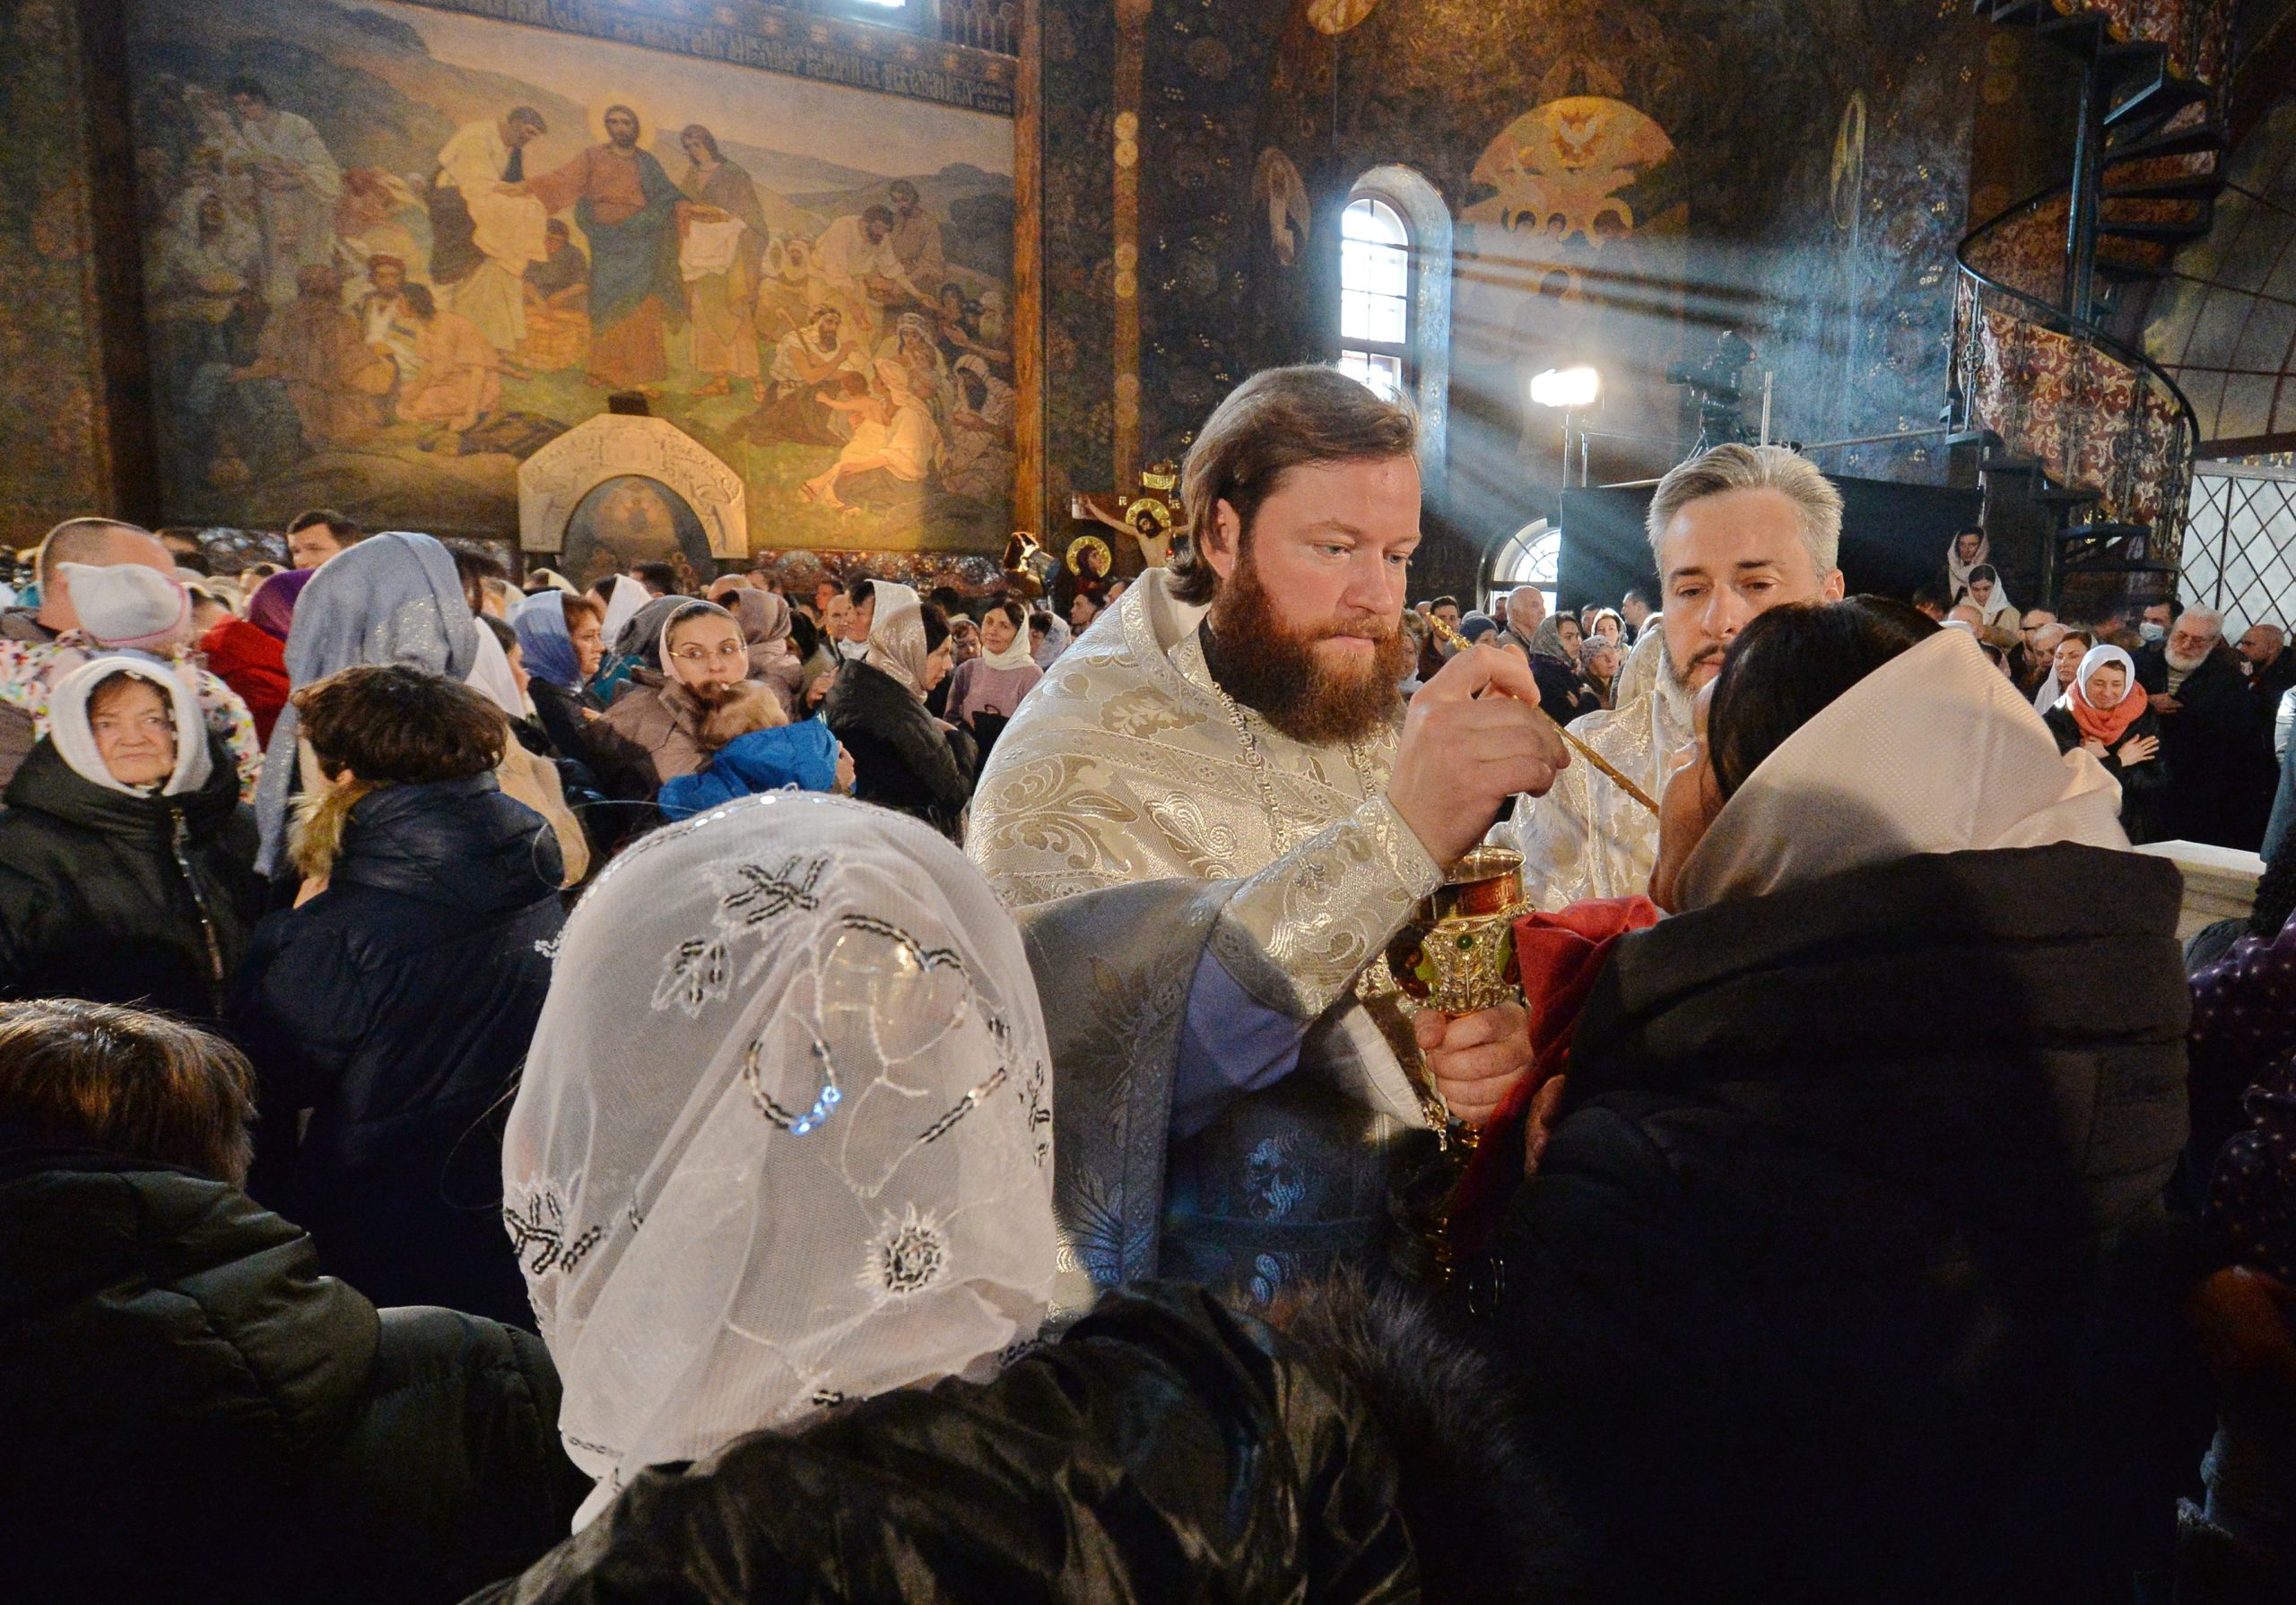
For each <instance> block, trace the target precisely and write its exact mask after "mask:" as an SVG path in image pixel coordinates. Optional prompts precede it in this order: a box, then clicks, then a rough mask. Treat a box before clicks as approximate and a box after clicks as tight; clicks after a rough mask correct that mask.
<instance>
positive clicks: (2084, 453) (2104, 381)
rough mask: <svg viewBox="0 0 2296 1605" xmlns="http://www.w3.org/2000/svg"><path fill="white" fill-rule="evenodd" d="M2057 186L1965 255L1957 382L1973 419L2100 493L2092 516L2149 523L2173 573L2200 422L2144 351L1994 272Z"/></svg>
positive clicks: (1955, 354)
mask: <svg viewBox="0 0 2296 1605" xmlns="http://www.w3.org/2000/svg"><path fill="white" fill-rule="evenodd" d="M2063 193H2064V192H2063V189H2062V187H2057V188H2052V189H2050V190H2048V191H2046V192H2044V193H2043V194H2041V195H2036V196H2034V197H2033V198H2032V199H2031V200H2030V201H2027V202H2025V203H2024V204H2022V205H2020V206H2013V207H2012V208H2010V210H2009V211H2008V212H2006V213H2003V214H2002V215H2001V216H1999V217H1997V218H1995V219H1994V220H1993V221H1991V222H1988V223H1987V224H1986V225H1985V226H1984V227H1982V228H1980V229H1979V230H1977V231H1976V232H1975V233H1973V234H1971V235H1970V237H1969V238H1968V239H1964V240H1963V241H1962V242H1961V248H1960V250H1959V251H1958V252H1957V253H1956V256H1957V257H1958V260H1959V262H1960V265H1961V278H1960V280H1959V282H1958V283H1957V285H1956V288H1955V294H1954V301H1953V335H1952V341H1953V344H1952V390H1953V395H1954V397H1955V400H1956V403H1957V406H1958V408H1959V411H1960V413H1961V417H1962V418H1963V420H1964V421H1966V422H1967V423H1968V424H1969V425H1970V426H1972V427H1974V428H1978V429H1990V430H1991V431H1993V432H1994V433H1995V434H1996V435H1998V436H1999V437H2000V438H2001V440H2002V443H2003V445H2004V447H2005V448H2006V449H2007V451H2008V452H2009V453H2010V454H2011V455H2015V456H2019V457H2025V458H2029V459H2031V460H2033V461H2036V462H2038V463H2039V464H2040V465H2041V467H2042V469H2043V471H2044V472H2045V473H2048V476H2049V478H2051V479H2052V480H2054V481H2057V483H2058V484H2060V485H2064V486H2067V487H2076V488H2078V489H2081V490H2090V491H2093V492H2094V493H2095V494H2096V497H2097V501H2096V506H2095V510H2094V512H2093V514H2092V518H2093V519H2094V521H2096V522H2100V523H2110V524H2119V525H2141V526H2144V528H2145V530H2146V531H2147V532H2148V533H2149V534H2150V536H2151V539H2150V541H2149V542H2148V546H2147V551H2146V553H2145V555H2146V556H2147V557H2148V558H2150V559H2151V560H2153V561H2155V562H2161V563H2170V564H2173V563H2175V562H2177V561H2178V551H2179V544H2180V542H2181V539H2182V534H2183V530H2184V522H2185V515H2186V505H2187V499H2188V497H2189V494H2190V491H2191V487H2192V473H2193V464H2194V461H2195V459H2196V455H2197V453H2198V449H2199V445H2200V423H2199V420H2198V419H2197V418H2196V416H2195V415H2194V412H2193V408H2192V403H2191V402H2190V401H2189V400H2187V397H2186V395H2185V393H2184V392H2183V391H2182V390H2181V389H2179V388H2178V386H2177V382H2176V380H2175V379H2173V378H2171V377H2170V376H2169V373H2168V370H2167V369H2163V368H2161V366H2160V365H2159V364H2158V363H2156V362H2154V361H2153V360H2152V359H2151V358H2149V357H2147V356H2145V355H2144V353H2143V352H2142V351H2136V350H2135V349H2134V348H2132V347H2130V346H2127V345H2125V344H2123V343H2121V342H2119V341H2118V340H2116V339H2114V338H2113V337H2112V336H2111V335H2109V334H2106V333H2105V332H2104V330H2102V329H2100V328H2099V327H2098V326H2097V325H2094V324H2092V323H2089V322H2086V321H2085V320H2083V319H2080V318H2075V317H2072V316H2070V315H2069V314H2067V313H2066V312H2065V311H2063V310H2062V309H2061V308H2057V307H2055V306H2052V305H2051V304H2049V303H2048V301H2045V300H2043V299H2040V298H2039V296H2035V295H2031V294H2028V293H2026V292H2025V291H2022V290H2019V289H2016V288H2014V287H2013V286H2012V285H2011V284H2009V283H2006V282H2003V280H2002V279H2000V278H1998V277H1996V276H1995V274H1994V273H1992V272H1990V271H1988V266H1987V262H1986V260H1985V258H1986V250H1987V245H1988V243H1989V242H1990V241H1992V240H1993V239H1996V238H1997V237H1999V236H2001V235H2002V234H2004V233H2005V232H2007V231H2009V230H2012V229H2013V227H2014V225H2015V224H2016V223H2017V222H2018V221H2019V220H2022V219H2024V218H2026V217H2029V216H2031V215H2032V214H2033V213H2038V212H2040V211H2042V210H2044V209H2045V208H2048V207H2050V206H2052V205H2053V204H2056V203H2057V201H2058V200H2059V199H2060V198H2061V196H2062V195H2063Z"/></svg>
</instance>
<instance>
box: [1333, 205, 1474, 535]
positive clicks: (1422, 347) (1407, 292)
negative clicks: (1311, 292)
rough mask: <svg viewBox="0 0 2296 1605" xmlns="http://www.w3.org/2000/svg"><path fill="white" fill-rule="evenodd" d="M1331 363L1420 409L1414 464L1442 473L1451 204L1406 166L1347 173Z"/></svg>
mask: <svg viewBox="0 0 2296 1605" xmlns="http://www.w3.org/2000/svg"><path fill="white" fill-rule="evenodd" d="M1339 236H1340V239H1339V298H1340V301H1339V367H1340V370H1341V371H1342V372H1344V373H1348V374H1352V375H1353V376H1354V377H1357V378H1359V379H1361V380H1362V381H1363V382H1364V383H1365V384H1366V385H1369V386H1370V387H1371V388H1372V389H1374V390H1377V391H1378V392H1380V393H1381V394H1382V395H1393V396H1398V397H1401V396H1408V397H1409V398H1410V400H1411V402H1412V404H1413V407H1414V408H1415V409H1416V410H1417V412H1418V413H1419V463H1420V473H1421V475H1422V479H1423V481H1424V482H1425V486H1426V489H1427V490H1428V492H1429V493H1430V494H1431V495H1435V494H1439V491H1440V490H1441V486H1442V481H1443V467H1444V442H1445V435H1446V433H1447V422H1448V415H1449V401H1450V388H1451V213H1450V209H1449V208H1448V207H1447V206H1445V205H1444V204H1443V197H1442V195H1441V194H1440V192H1439V191H1438V190H1437V189H1436V187H1434V186H1433V185H1432V184H1431V183H1429V182H1428V181H1427V179H1426V178H1424V177H1423V176H1422V175H1421V174H1419V173H1416V172H1413V170H1412V169H1409V168H1407V167H1396V166H1388V167H1375V168H1373V169H1371V170H1370V172H1368V173H1365V174H1364V175H1363V176H1362V177H1361V178H1359V179H1357V180H1356V181H1355V187H1354V188H1353V189H1352V191H1350V192H1349V195H1348V198H1347V208H1346V210H1345V211H1344V212H1343V213H1341V214H1340V228H1339Z"/></svg>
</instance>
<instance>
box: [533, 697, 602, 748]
mask: <svg viewBox="0 0 2296 1605" xmlns="http://www.w3.org/2000/svg"><path fill="white" fill-rule="evenodd" d="M526 691H527V694H528V695H529V696H531V697H532V698H534V703H535V718H536V719H538V720H540V721H541V722H542V728H543V733H544V734H545V735H547V736H548V737H550V744H551V746H552V747H553V748H554V749H556V754H557V756H558V757H560V758H571V759H577V760H578V761H581V762H584V763H587V761H588V759H589V756H590V724H591V721H590V720H588V719H587V718H585V717H583V713H584V710H586V709H587V711H589V712H591V713H599V714H602V713H604V712H605V711H606V705H605V704H604V703H603V702H601V701H599V700H598V699H597V698H596V697H594V696H592V695H591V694H590V692H589V690H588V689H587V687H586V688H584V689H583V690H578V691H570V690H567V689H566V688H565V687H564V686H562V685H553V684H552V683H551V682H550V681H547V680H542V679H535V680H533V681H529V682H528V683H527V687H526Z"/></svg>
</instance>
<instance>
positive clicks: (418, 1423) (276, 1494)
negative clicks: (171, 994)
mask: <svg viewBox="0 0 2296 1605" xmlns="http://www.w3.org/2000/svg"><path fill="white" fill-rule="evenodd" d="M251 1086H252V1078H251V1076H250V1074H249V1072H248V1067H247V1064H246V1062H245V1061H244V1060H242V1059H241V1058H240V1057H239V1054H237V1053H235V1052H234V1051H233V1050H232V1049H230V1047H229V1046H228V1045H225V1044H224V1043H222V1042H221V1041H219V1040H218V1039H216V1038H215V1037H210V1036H208V1035H206V1034H205V1033H204V1032H200V1031H197V1030H194V1029H192V1028H189V1027H187V1026H183V1025H180V1024H178V1023H177V1022H175V1021H172V1020H170V1019H165V1018H163V1017H161V1016H157V1015H152V1014H147V1013H144V1012H143V1011H137V1010H130V1009H120V1008H116V1007H111V1006H109V1005H100V1004H90V1003H80V1002H35V1003H21V1004H11V1005H5V1006H0V1212H4V1214H5V1216H6V1219H7V1220H8V1223H9V1225H8V1230H7V1231H6V1232H5V1233H4V1234H0V1414H4V1416H5V1418H6V1419H7V1421H8V1424H9V1432H10V1436H11V1439H12V1442H13V1445H15V1448H16V1450H17V1452H16V1453H13V1454H11V1455H9V1456H8V1457H7V1467H6V1470H5V1471H0V1575H4V1576H5V1577H6V1578H7V1592H9V1594H10V1596H11V1597H12V1598H20V1599H24V1600H134V1599H145V1600H168V1601H191V1602H195V1605H204V1602H206V1601H214V1602H216V1605H222V1602H223V1601H257V1600H260V1601H265V1605H293V1602H297V1601H313V1602H314V1605H317V1602H318V1601H326V1602H328V1605H339V1602H341V1601H393V1602H395V1605H407V1602H419V1601H441V1602H444V1601H454V1600H457V1599H459V1598H461V1597H462V1596H463V1595H464V1594H465V1593H466V1592H468V1591H469V1590H471V1589H473V1588H474V1587H477V1586H478V1585H479V1584H481V1583H485V1582H487V1581H489V1580H491V1579H492V1578H495V1577H499V1576H503V1575H508V1574H509V1573H510V1572H512V1571H515V1570H516V1569H517V1568H518V1567H519V1566H524V1565H526V1563H527V1562H529V1561H530V1560H532V1559H533V1558H534V1557H535V1556H537V1555H539V1554H540V1553H541V1552H542V1551H543V1550H544V1549H546V1548H548V1546H549V1545H550V1544H551V1543H552V1541H554V1540H556V1539H558V1538H560V1537H561V1536H563V1534H564V1532H565V1531H566V1526H567V1523H569V1522H570V1520H571V1519H572V1515H573V1512H574V1509H575V1507H576V1505H578V1504H579V1503H580V1500H581V1497H582V1496H583V1493H584V1492H585V1491H586V1489H587V1486H588V1484H587V1479H585V1478H584V1477H582V1475H581V1474H580V1473H579V1472H578V1471H576V1470H575V1468H574V1466H573V1465H572V1463H571V1462H569V1461H568V1460H567V1459H566V1457H565V1454H564V1452H563V1451H562V1450H561V1448H560V1446H559V1443H558V1435H557V1426H558V1403H559V1384H558V1376H557V1374H556V1372H555V1371H554V1370H553V1369H552V1366H551V1363H550V1357H549V1356H548V1354H547V1353H546V1352H545V1351H544V1349H543V1347H542V1344H541V1343H540V1342H539V1341H538V1340H535V1338H533V1337H531V1336H529V1335H528V1334H526V1333H525V1332H516V1331H512V1330H511V1329H509V1328H507V1327H503V1326H500V1325H497V1324H496V1323H493V1322H491V1321H482V1320H477V1319H474V1318H473V1317H471V1316H468V1315H461V1314H452V1313H450V1312H448V1311H446V1310H439V1309H395V1310H383V1311H378V1310H377V1309H376V1308H375V1306H373V1305H372V1304H371V1303H370V1302H369V1301H368V1300H367V1298H366V1297H364V1296H363V1295H361V1294H360V1293H358V1292H355V1291H353V1290H352V1288H349V1287H347V1286H345V1285H344V1283H342V1282H339V1281H336V1280H334V1279H332V1278H330V1277H325V1276H321V1275H319V1274H318V1271H317V1255H316V1254H315V1253H314V1251H313V1248H312V1244H311V1240H310V1238H309V1236H305V1235H304V1233H303V1232H302V1231H301V1229H300V1228H297V1227H294V1226H292V1225H290V1224H289V1223H288V1222H286V1221H284V1220H282V1219H280V1218H279V1217H278V1216H276V1215H273V1214H270V1213H268V1212H267V1211H265V1210H263V1209H261V1208H259V1207H258V1206H257V1205H256V1204H255V1203H253V1202H250V1201H249V1200H248V1198H247V1196H246V1195H245V1194H244V1193H241V1192H239V1188H238V1187H237V1186H236V1185H235V1182H236V1180H237V1178H238V1176H239V1174H241V1173H243V1172H244V1170H245V1168H246V1164H247V1136H246V1129H245V1122H246V1120H247V1118H248V1115H250V1114H252V1106H251V1103H250V1100H249V1097H248V1094H249V1091H250V1089H251Z"/></svg>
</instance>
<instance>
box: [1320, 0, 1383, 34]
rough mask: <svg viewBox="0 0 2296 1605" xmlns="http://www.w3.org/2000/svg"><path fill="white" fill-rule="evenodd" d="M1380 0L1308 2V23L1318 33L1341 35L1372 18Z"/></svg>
mask: <svg viewBox="0 0 2296 1605" xmlns="http://www.w3.org/2000/svg"><path fill="white" fill-rule="evenodd" d="M1378 4H1379V0H1308V21H1309V22H1312V23H1314V24H1315V26H1316V31H1317V32H1318V33H1330V34H1341V33H1345V32H1346V31H1347V30H1349V29H1351V28H1352V27H1354V26H1355V25H1356V24H1357V23H1358V22H1361V21H1362V20H1363V19H1364V18H1366V17H1368V16H1370V14H1371V13H1372V12H1373V11H1374V10H1376V9H1377V8H1378Z"/></svg>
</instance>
